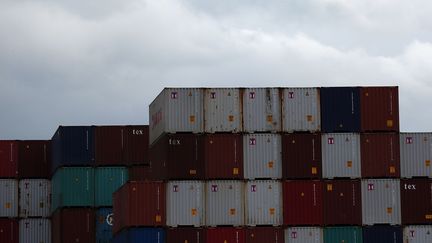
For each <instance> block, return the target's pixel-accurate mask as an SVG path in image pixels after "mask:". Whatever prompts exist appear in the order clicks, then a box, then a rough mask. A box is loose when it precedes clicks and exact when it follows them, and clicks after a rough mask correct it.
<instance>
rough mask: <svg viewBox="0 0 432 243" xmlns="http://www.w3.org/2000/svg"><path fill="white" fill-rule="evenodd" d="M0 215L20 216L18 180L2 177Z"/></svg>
mask: <svg viewBox="0 0 432 243" xmlns="http://www.w3.org/2000/svg"><path fill="white" fill-rule="evenodd" d="M0 195H1V196H0V217H5V218H16V217H18V180H15V179H0Z"/></svg>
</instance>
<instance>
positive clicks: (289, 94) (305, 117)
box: [282, 88, 321, 132]
mask: <svg viewBox="0 0 432 243" xmlns="http://www.w3.org/2000/svg"><path fill="white" fill-rule="evenodd" d="M282 126H283V128H282V130H283V131H284V132H293V131H312V132H316V131H320V130H321V114H320V92H319V89H318V88H284V89H283V100H282Z"/></svg>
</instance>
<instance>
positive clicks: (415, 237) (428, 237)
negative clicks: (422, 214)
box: [403, 225, 432, 243]
mask: <svg viewBox="0 0 432 243" xmlns="http://www.w3.org/2000/svg"><path fill="white" fill-rule="evenodd" d="M403 239H404V240H403V242H405V243H430V242H432V225H409V226H405V227H404V229H403Z"/></svg>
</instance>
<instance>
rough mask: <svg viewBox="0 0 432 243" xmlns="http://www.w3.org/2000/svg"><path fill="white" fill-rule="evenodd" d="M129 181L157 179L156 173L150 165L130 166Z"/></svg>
mask: <svg viewBox="0 0 432 243" xmlns="http://www.w3.org/2000/svg"><path fill="white" fill-rule="evenodd" d="M128 172H129V181H148V180H157V179H158V178H157V177H156V173H154V172H153V168H152V166H150V165H134V166H131V167H129V168H128Z"/></svg>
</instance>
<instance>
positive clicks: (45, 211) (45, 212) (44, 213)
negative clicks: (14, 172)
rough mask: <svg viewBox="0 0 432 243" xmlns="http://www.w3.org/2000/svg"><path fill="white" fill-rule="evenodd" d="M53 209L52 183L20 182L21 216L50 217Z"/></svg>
mask: <svg viewBox="0 0 432 243" xmlns="http://www.w3.org/2000/svg"><path fill="white" fill-rule="evenodd" d="M50 208H51V181H50V180H48V179H24V180H20V181H19V216H20V218H28V217H44V218H45V217H49V216H50Z"/></svg>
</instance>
